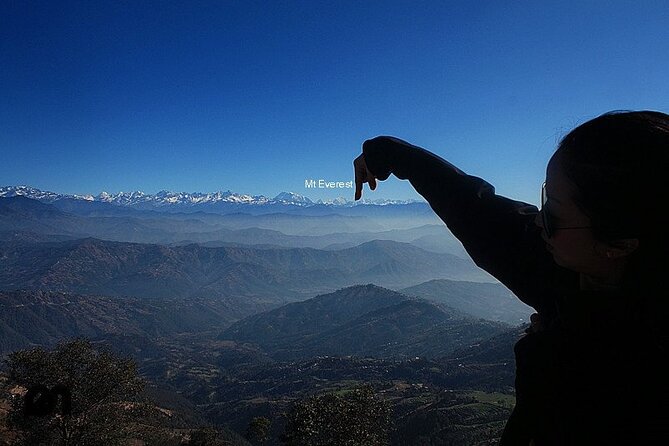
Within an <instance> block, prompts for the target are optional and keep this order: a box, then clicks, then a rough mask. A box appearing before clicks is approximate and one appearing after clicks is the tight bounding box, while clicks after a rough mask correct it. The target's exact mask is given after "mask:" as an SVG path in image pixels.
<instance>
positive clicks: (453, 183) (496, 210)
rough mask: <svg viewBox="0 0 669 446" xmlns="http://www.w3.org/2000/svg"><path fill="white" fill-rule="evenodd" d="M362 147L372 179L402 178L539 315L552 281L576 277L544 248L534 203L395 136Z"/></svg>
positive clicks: (476, 257) (480, 261)
mask: <svg viewBox="0 0 669 446" xmlns="http://www.w3.org/2000/svg"><path fill="white" fill-rule="evenodd" d="M362 151H363V156H364V161H365V163H366V166H367V169H368V170H369V171H370V172H371V173H372V174H373V175H374V176H375V177H376V178H377V179H378V180H381V181H383V180H385V179H387V178H388V177H389V176H390V174H391V173H392V174H394V175H395V176H396V177H397V178H400V179H402V180H405V179H408V180H409V181H410V182H411V184H412V186H413V187H414V188H415V189H416V191H417V192H418V193H419V194H420V195H422V196H423V197H424V198H425V199H426V200H427V202H428V203H429V205H430V207H431V208H432V209H433V210H434V212H435V213H436V214H437V215H438V216H439V218H441V219H442V220H443V221H444V223H446V225H447V226H448V228H449V229H450V230H451V232H452V233H453V234H454V235H455V236H456V237H457V238H458V239H459V240H460V241H461V242H462V244H463V246H464V247H465V249H466V250H467V252H468V253H469V255H470V256H471V257H472V259H473V260H474V262H475V263H476V264H477V265H478V266H480V267H481V268H483V269H485V270H486V271H488V272H489V273H490V274H492V275H493V276H495V277H496V278H497V279H498V280H499V281H500V282H502V283H503V284H504V285H506V286H507V287H508V288H509V289H510V290H511V291H513V293H514V294H515V295H516V296H518V298H520V300H522V301H523V302H525V303H527V304H528V305H530V306H532V307H534V308H535V309H536V310H537V311H539V312H540V313H542V312H544V311H551V308H547V304H548V301H549V300H550V301H552V294H553V293H555V291H556V288H555V286H554V284H556V283H562V284H564V283H565V280H574V281H576V280H577V278H576V277H575V276H574V277H571V276H572V275H573V273H571V272H569V271H567V270H566V269H564V268H561V267H559V266H558V265H557V264H555V262H554V261H553V259H552V256H551V255H550V253H549V252H548V251H546V249H545V247H544V243H543V240H542V239H541V236H540V230H539V228H538V227H537V226H536V225H535V224H534V220H535V218H536V215H537V213H538V212H539V210H538V209H537V208H536V206H533V205H531V204H528V203H523V202H520V201H514V200H511V199H508V198H506V197H503V196H500V195H496V194H495V188H494V187H493V186H492V185H490V184H489V183H488V182H486V181H484V180H483V179H481V178H478V177H475V176H471V175H467V174H466V173H464V172H463V171H462V170H460V169H458V168H457V167H455V166H454V165H453V164H451V163H449V162H448V161H446V160H444V159H443V158H441V157H439V156H437V155H435V154H434V153H431V152H429V151H427V150H425V149H423V148H420V147H417V146H414V145H411V144H409V143H407V142H405V141H402V140H400V139H397V138H393V137H387V136H380V137H377V138H373V139H370V140H367V141H365V143H364V144H363V147H362ZM370 186H371V182H370ZM550 307H552V304H551V305H550Z"/></svg>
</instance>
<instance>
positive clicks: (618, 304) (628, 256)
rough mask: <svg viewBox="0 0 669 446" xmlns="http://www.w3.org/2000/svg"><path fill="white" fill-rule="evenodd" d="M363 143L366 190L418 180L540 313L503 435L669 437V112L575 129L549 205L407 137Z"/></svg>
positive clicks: (468, 242) (609, 116)
mask: <svg viewBox="0 0 669 446" xmlns="http://www.w3.org/2000/svg"><path fill="white" fill-rule="evenodd" d="M362 152H363V153H362V155H360V156H359V157H358V158H356V160H355V161H354V168H355V181H356V194H355V198H356V200H357V199H359V198H360V197H361V196H362V186H363V184H364V183H369V186H370V188H371V189H372V190H374V189H375V188H376V180H381V181H383V180H385V179H387V178H388V176H389V175H390V174H391V173H392V174H394V175H395V176H396V177H398V178H400V179H408V180H409V181H410V182H411V184H412V185H413V186H414V188H415V189H416V191H417V192H418V193H420V194H421V195H422V196H423V197H424V198H425V199H426V200H427V201H428V203H429V204H430V206H431V207H432V209H433V210H434V211H435V212H436V213H437V215H438V216H439V217H440V218H441V219H442V220H443V221H444V222H445V223H446V225H447V226H448V227H449V229H450V230H451V231H452V232H453V234H454V235H455V236H456V237H458V239H460V241H461V242H462V243H463V245H464V247H465V248H466V250H467V252H468V253H469V254H470V255H471V257H472V259H473V260H474V261H475V262H476V264H477V265H479V266H480V267H481V268H483V269H485V270H486V271H488V272H489V273H491V274H492V275H494V276H495V277H496V278H497V279H499V281H500V282H502V283H503V284H504V285H506V286H507V287H508V288H509V289H510V290H511V291H513V292H514V294H515V295H516V296H517V297H518V298H519V299H520V300H522V301H523V302H525V303H527V304H528V305H530V306H532V307H533V308H535V310H536V311H537V315H533V324H532V328H531V329H530V330H528V331H529V333H528V334H527V335H526V336H524V337H523V338H521V339H520V340H519V341H518V343H517V344H516V346H515V349H514V350H515V354H516V407H515V408H514V411H513V413H512V414H511V417H510V418H509V420H508V422H507V424H506V427H505V430H504V433H503V435H502V441H501V444H502V445H504V446H507V445H523V446H526V445H529V444H531V445H536V446H543V445H580V444H583V445H615V444H630V445H642V444H669V433H668V430H669V410H668V407H669V406H668V404H669V403H668V400H669V392H668V382H669V369H668V367H667V363H668V362H669V361H667V360H668V359H669V355H668V354H667V316H668V312H667V302H668V301H669V291H668V287H667V285H666V283H667V281H668V280H667V279H669V271H668V268H667V266H668V265H669V263H668V262H667V259H666V256H667V255H668V254H669V249H668V248H669V246H668V243H667V238H668V237H667V233H666V231H667V230H669V219H668V217H667V215H669V212H667V208H668V207H669V193H668V189H669V188H668V183H667V177H669V162H668V161H669V115H666V114H664V113H660V112H653V111H641V112H610V113H606V114H604V115H601V116H599V117H597V118H595V119H593V120H591V121H588V122H586V123H584V124H582V125H580V126H578V127H577V128H575V129H574V130H572V131H571V132H570V133H569V134H567V135H566V136H565V137H564V138H563V139H562V140H561V141H560V143H559V145H558V148H557V150H556V152H555V153H554V155H553V156H552V158H551V159H550V161H549V163H548V167H547V170H546V181H545V183H544V185H543V188H542V203H541V210H538V209H537V208H536V207H535V206H533V205H531V204H527V203H522V202H519V201H514V200H510V199H508V198H505V197H502V196H499V195H496V194H495V189H494V188H493V186H491V185H490V184H489V183H487V182H486V181H484V180H482V179H481V178H478V177H475V176H470V175H467V174H465V173H464V172H462V171H461V170H459V169H458V168H456V167H455V166H453V165H452V164H450V163H449V162H447V161H445V160H444V159H442V158H440V157H438V156H437V155H435V154H433V153H430V152H428V151H427V150H425V149H422V148H420V147H416V146H413V145H410V144H408V143H406V142H404V141H402V140H399V139H396V138H392V137H383V136H382V137H377V138H374V139H370V140H368V141H365V143H364V144H363V147H362Z"/></svg>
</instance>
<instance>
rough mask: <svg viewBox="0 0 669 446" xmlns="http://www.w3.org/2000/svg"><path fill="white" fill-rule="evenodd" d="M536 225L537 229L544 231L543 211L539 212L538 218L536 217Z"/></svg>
mask: <svg viewBox="0 0 669 446" xmlns="http://www.w3.org/2000/svg"><path fill="white" fill-rule="evenodd" d="M534 224H535V225H537V227H539V228H541V229H544V219H543V218H541V211H539V212H537V215H536V217H534Z"/></svg>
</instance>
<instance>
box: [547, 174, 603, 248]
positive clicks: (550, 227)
mask: <svg viewBox="0 0 669 446" xmlns="http://www.w3.org/2000/svg"><path fill="white" fill-rule="evenodd" d="M547 201H548V195H546V182H544V183H543V184H542V185H541V211H539V212H541V221H542V223H543V226H544V231H546V236H547V237H548V238H551V237H552V236H553V234H555V231H557V230H558V229H589V228H592V226H560V227H558V226H556V225H555V217H554V216H553V215H552V214H551V213H550V211H549V210H548V209H546V202H547Z"/></svg>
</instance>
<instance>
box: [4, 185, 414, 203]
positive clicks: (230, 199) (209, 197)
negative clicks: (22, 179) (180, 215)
mask: <svg viewBox="0 0 669 446" xmlns="http://www.w3.org/2000/svg"><path fill="white" fill-rule="evenodd" d="M16 195H23V196H25V197H28V198H32V199H34V200H39V201H41V202H43V203H52V202H54V201H57V200H62V199H74V200H85V201H91V202H106V203H111V204H115V205H119V206H131V207H132V206H138V205H139V206H142V205H151V206H155V207H163V206H171V205H180V206H183V205H190V206H197V205H203V204H217V203H230V204H248V205H268V204H271V205H293V206H302V207H308V206H314V205H329V206H347V207H350V206H357V205H361V204H374V205H389V204H394V205H397V204H409V203H417V202H420V200H388V199H377V200H369V199H365V198H362V199H360V200H358V201H353V200H347V199H346V198H344V197H337V198H333V199H327V200H321V199H319V200H317V201H312V200H310V199H309V198H307V197H305V196H304V195H300V194H297V193H294V192H281V193H280V194H278V195H277V196H276V197H274V198H269V197H266V196H264V195H247V194H238V193H234V192H231V191H229V190H228V191H225V192H221V191H219V192H213V193H203V192H170V191H166V190H161V191H160V192H158V193H156V194H154V195H152V194H145V193H144V192H142V191H135V192H118V193H116V194H110V193H108V192H101V193H99V194H98V195H95V196H94V195H90V194H88V195H69V194H59V193H56V192H50V191H42V190H40V189H36V188H34V187H30V186H25V185H22V186H3V187H0V197H14V196H16Z"/></svg>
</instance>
